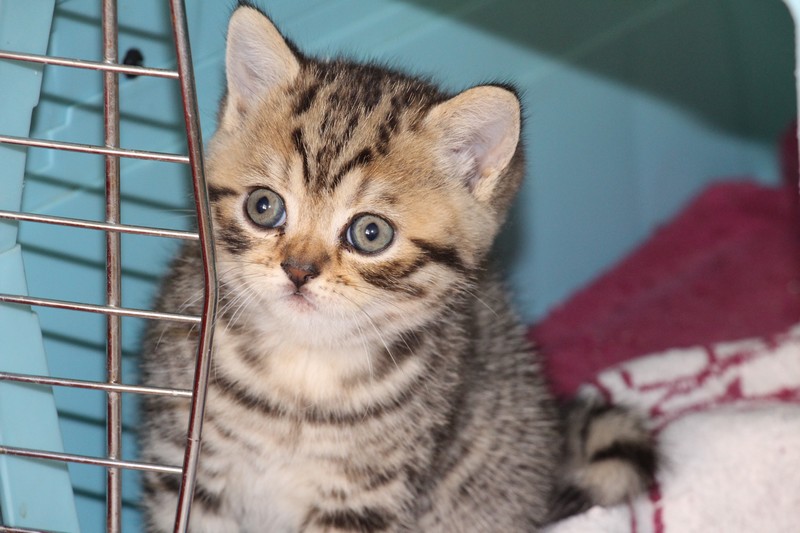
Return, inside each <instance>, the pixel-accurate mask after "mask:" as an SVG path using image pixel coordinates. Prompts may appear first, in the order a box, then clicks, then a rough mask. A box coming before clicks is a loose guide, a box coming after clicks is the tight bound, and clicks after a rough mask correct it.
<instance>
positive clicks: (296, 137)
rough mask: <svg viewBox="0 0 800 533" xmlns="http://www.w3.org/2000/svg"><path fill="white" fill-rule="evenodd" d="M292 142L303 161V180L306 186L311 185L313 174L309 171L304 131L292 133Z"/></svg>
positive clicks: (296, 130)
mask: <svg viewBox="0 0 800 533" xmlns="http://www.w3.org/2000/svg"><path fill="white" fill-rule="evenodd" d="M292 141H293V142H294V147H295V149H296V150H297V152H298V153H299V154H300V158H301V159H302V161H303V179H304V180H305V182H306V185H308V184H310V183H311V173H310V171H309V169H308V151H307V149H306V145H305V142H304V140H303V130H301V129H300V128H296V129H295V130H294V131H293V132H292Z"/></svg>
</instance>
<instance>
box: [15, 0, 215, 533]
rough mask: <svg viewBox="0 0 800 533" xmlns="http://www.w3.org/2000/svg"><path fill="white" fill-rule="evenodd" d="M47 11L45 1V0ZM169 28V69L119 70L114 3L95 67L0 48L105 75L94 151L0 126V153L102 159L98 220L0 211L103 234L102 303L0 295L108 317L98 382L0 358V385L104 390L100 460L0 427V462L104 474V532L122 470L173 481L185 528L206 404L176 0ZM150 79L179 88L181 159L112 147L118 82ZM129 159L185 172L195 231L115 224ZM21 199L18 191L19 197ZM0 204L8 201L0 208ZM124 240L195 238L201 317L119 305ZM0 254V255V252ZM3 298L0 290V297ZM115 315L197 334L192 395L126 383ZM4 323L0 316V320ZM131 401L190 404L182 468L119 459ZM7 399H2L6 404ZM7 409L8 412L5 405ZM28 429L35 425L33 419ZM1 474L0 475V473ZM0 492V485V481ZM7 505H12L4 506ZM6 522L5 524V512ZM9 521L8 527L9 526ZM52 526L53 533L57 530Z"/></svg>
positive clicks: (198, 206) (198, 152)
mask: <svg viewBox="0 0 800 533" xmlns="http://www.w3.org/2000/svg"><path fill="white" fill-rule="evenodd" d="M51 4H52V2H51ZM169 8H170V16H171V29H172V34H173V38H174V44H175V58H176V65H177V68H176V69H174V70H168V69H159V68H147V67H142V66H136V65H127V64H122V63H120V61H119V51H118V13H117V10H118V6H117V2H116V1H115V0H102V6H101V12H102V58H103V60H102V61H89V60H85V59H79V58H68V57H54V56H48V55H44V54H35V53H23V52H16V51H8V50H0V62H2V61H3V60H5V61H7V62H8V63H5V64H9V63H13V64H17V63H21V64H28V65H31V64H33V65H36V64H38V65H53V66H57V67H66V68H77V69H89V70H96V71H100V72H102V75H103V105H102V107H103V132H104V143H103V144H102V145H91V144H81V143H72V142H62V141H52V140H44V139H34V138H31V137H29V136H26V135H6V134H5V133H6V132H4V131H2V129H1V128H2V126H0V147H2V146H12V147H18V148H19V149H21V150H27V148H31V147H34V148H43V149H49V150H61V151H68V152H80V153H87V154H95V155H98V156H102V157H103V158H104V166H105V220H104V221H93V220H86V219H78V218H66V217H57V216H50V215H41V214H34V213H26V212H22V211H21V210H20V204H19V202H18V199H17V203H16V206H14V205H13V202H12V208H11V209H2V210H0V219H4V220H7V221H25V222H33V223H40V224H53V225H58V226H66V227H71V228H76V230H75V231H100V232H104V234H105V256H106V260H105V281H106V283H105V287H106V289H105V305H97V304H88V303H82V302H76V301H64V300H60V299H53V298H47V297H44V296H41V295H36V296H29V295H27V294H24V293H23V294H11V293H2V294H0V308H7V309H8V308H10V309H24V308H21V307H20V306H42V307H49V308H56V309H63V310H66V311H72V312H83V313H99V314H102V315H104V316H105V318H106V350H105V351H106V361H105V369H106V370H105V371H106V379H105V380H103V381H97V380H81V379H66V378H58V377H53V376H50V375H47V374H46V373H26V372H14V371H9V368H15V366H14V365H13V364H12V362H13V361H14V358H23V357H24V356H25V354H20V353H4V354H2V356H1V357H0V386H2V387H7V388H13V387H17V388H19V389H24V388H25V387H30V386H31V385H35V386H44V387H65V388H78V389H90V390H95V391H102V392H104V393H105V397H106V399H105V412H106V431H105V433H106V438H105V440H106V443H105V446H106V454H105V456H103V457H95V456H87V455H79V454H72V453H64V452H60V451H54V450H46V449H39V448H36V447H34V446H31V447H21V446H14V445H9V444H8V439H6V438H5V435H4V431H3V428H2V427H0V459H4V458H18V459H21V460H28V461H34V462H41V461H45V462H50V461H54V462H59V463H78V464H84V465H95V466H99V467H103V468H105V470H106V491H105V492H106V506H105V507H106V516H105V525H106V530H107V531H109V532H118V531H121V529H122V520H121V514H122V513H121V508H122V488H121V474H122V471H123V470H126V469H130V470H140V471H146V470H150V471H158V472H163V473H167V474H172V475H175V476H179V477H180V480H181V489H180V496H179V501H178V507H177V509H176V518H175V531H185V530H186V528H187V526H188V521H189V513H190V507H191V500H192V494H193V490H194V482H195V472H196V466H197V460H198V454H199V449H200V436H201V429H202V417H203V410H204V405H205V391H206V383H207V380H208V371H209V360H210V353H211V346H212V337H213V328H212V319H213V317H214V314H215V311H216V306H217V281H216V271H215V267H214V251H213V238H212V233H211V226H210V219H209V209H208V195H207V190H206V182H205V177H204V173H203V154H202V134H201V130H200V122H199V119H198V110H197V97H196V93H195V85H194V72H193V67H192V57H191V50H190V46H189V38H188V29H187V20H186V13H185V5H184V2H183V0H169ZM120 74H126V75H132V76H151V77H161V78H168V79H173V80H175V81H177V82H178V83H179V85H180V94H181V101H182V106H183V119H184V123H185V131H186V145H187V148H188V153H187V154H186V155H181V154H174V153H163V152H154V151H148V150H134V149H128V148H123V147H121V145H120V128H119V126H120V101H119V75H120ZM121 158H135V159H142V160H150V161H162V162H169V163H175V164H184V165H189V167H190V169H191V177H192V188H193V193H194V210H195V212H196V217H197V231H194V232H188V231H178V230H168V229H162V228H155V227H148V226H141V225H131V224H123V223H122V222H121V219H120V184H121V178H122V176H121V172H120V159H121ZM18 192H19V193H20V194H21V189H20V190H19V191H18ZM0 206H2V207H7V206H6V204H2V205H0ZM122 234H135V235H144V236H155V237H166V238H173V239H183V240H194V241H199V245H200V248H201V251H202V258H203V274H204V287H203V296H204V305H203V312H202V314H201V316H189V315H185V314H179V313H163V312H154V311H150V310H146V309H138V308H131V307H125V306H123V305H122V298H121V246H120V237H121V235H122ZM0 252H2V250H0ZM0 292H3V291H0ZM122 317H137V318H143V319H147V320H172V321H182V322H188V323H192V324H195V325H196V326H197V327H198V328H199V343H198V351H197V359H196V364H195V374H194V381H193V387H192V389H191V390H183V389H165V388H155V387H147V386H141V385H131V384H126V383H124V382H123V380H122V376H121V346H122V342H121V328H120V321H121V319H122ZM1 319H2V317H0V320H1ZM123 393H126V394H127V393H131V394H137V395H144V394H160V395H170V396H174V397H184V398H186V399H187V401H190V402H191V408H190V420H189V425H188V428H187V434H186V448H185V454H184V460H183V464H182V465H162V464H149V463H143V462H138V461H129V460H125V459H123V455H122V439H121V435H122V394H123ZM8 397H11V396H2V398H8ZM8 408H10V409H13V408H14V406H11V405H9V406H8ZM32 423H34V424H35V423H36V422H35V421H33V422H32ZM2 475H3V470H0V476H2ZM4 485H7V483H6V484H4ZM10 502H11V503H10ZM12 505H13V494H8V489H6V493H5V494H3V500H2V503H0V511H2V510H3V507H5V509H6V511H9V510H10V509H9V508H10V506H12ZM4 519H8V517H6V516H5V515H4ZM11 522H15V520H13V519H12V520H11ZM57 529H61V528H60V527H57ZM39 530H40V529H30V528H29V527H23V526H20V525H19V524H17V523H13V524H12V523H9V524H7V525H2V524H0V531H8V532H12V531H39Z"/></svg>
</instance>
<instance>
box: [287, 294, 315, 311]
mask: <svg viewBox="0 0 800 533" xmlns="http://www.w3.org/2000/svg"><path fill="white" fill-rule="evenodd" d="M286 300H287V301H288V302H289V305H291V306H292V307H293V308H294V309H297V310H299V311H316V309H317V308H316V306H315V305H314V304H313V303H311V301H310V300H309V298H308V296H307V295H306V294H304V293H302V292H300V291H294V292H292V293H290V294H289V295H288V296H286Z"/></svg>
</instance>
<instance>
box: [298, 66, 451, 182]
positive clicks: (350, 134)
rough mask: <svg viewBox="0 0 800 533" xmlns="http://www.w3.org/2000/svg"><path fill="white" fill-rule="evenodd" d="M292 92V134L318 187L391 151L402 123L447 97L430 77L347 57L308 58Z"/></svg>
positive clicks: (411, 123) (417, 120) (411, 122)
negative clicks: (421, 77)
mask: <svg viewBox="0 0 800 533" xmlns="http://www.w3.org/2000/svg"><path fill="white" fill-rule="evenodd" d="M292 92H293V95H292V97H291V98H292V102H293V103H291V117H292V119H291V120H292V122H293V124H294V125H293V126H290V128H293V138H292V140H293V143H294V148H295V150H296V151H297V152H298V154H299V155H300V157H301V159H302V160H303V172H304V174H303V175H304V178H305V179H306V180H307V181H306V183H307V185H308V186H309V188H310V190H312V191H314V192H323V191H332V190H333V189H335V188H336V187H338V186H339V185H340V184H341V182H342V180H343V179H344V177H345V176H346V175H347V174H348V173H349V172H351V171H352V170H354V169H355V168H357V167H359V166H363V165H366V164H368V163H369V162H371V161H373V160H374V159H375V157H376V156H386V155H387V154H388V153H389V151H390V145H391V143H392V138H393V137H394V136H395V135H397V134H398V133H399V132H400V131H401V129H402V128H401V126H402V125H404V124H405V125H407V127H409V128H412V129H413V128H415V127H416V125H418V124H419V123H420V121H421V119H422V117H423V116H424V115H425V112H426V111H427V110H428V109H430V107H431V106H433V105H435V104H436V103H438V102H440V101H442V100H444V99H445V97H444V95H443V94H442V93H440V92H439V91H438V89H436V88H434V87H433V86H431V85H429V84H427V83H426V82H424V81H421V80H417V79H413V78H410V77H407V76H405V75H402V74H398V73H395V72H390V71H386V70H384V69H381V68H378V67H374V66H369V65H366V66H365V65H353V64H350V63H347V62H344V61H332V62H327V63H316V62H313V61H311V62H309V63H306V64H305V66H304V68H303V70H302V72H301V74H300V76H299V77H298V79H297V81H296V83H295V86H294V89H293V90H292ZM297 131H300V135H299V136H298V135H297Z"/></svg>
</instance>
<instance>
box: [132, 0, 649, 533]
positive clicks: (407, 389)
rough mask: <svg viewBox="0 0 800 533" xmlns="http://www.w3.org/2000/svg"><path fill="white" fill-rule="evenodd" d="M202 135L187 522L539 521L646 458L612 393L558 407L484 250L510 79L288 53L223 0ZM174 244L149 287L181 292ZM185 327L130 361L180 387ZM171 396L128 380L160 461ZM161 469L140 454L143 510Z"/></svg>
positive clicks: (166, 513)
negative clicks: (211, 332)
mask: <svg viewBox="0 0 800 533" xmlns="http://www.w3.org/2000/svg"><path fill="white" fill-rule="evenodd" d="M226 73H227V95H226V97H225V98H224V99H223V102H222V105H221V110H220V115H219V130H218V131H217V133H216V134H215V135H214V137H213V138H212V139H211V141H210V143H209V147H208V165H207V168H208V179H209V192H210V195H211V201H212V210H213V220H214V229H215V239H216V246H217V267H218V270H219V277H220V291H221V301H220V312H219V316H218V320H217V324H216V330H215V335H216V336H215V350H214V355H213V362H212V370H211V380H210V383H209V392H208V403H207V410H206V418H205V426H204V434H203V449H202V454H201V459H200V466H199V472H198V482H197V488H196V491H195V498H194V504H193V508H192V509H193V511H192V521H191V530H192V531H193V532H214V533H219V532H236V531H247V532H262V531H268V532H298V531H302V532H322V531H341V532H345V531H353V532H355V531H359V532H373V531H425V532H469V531H476V532H490V531H502V532H520V531H536V530H538V529H539V528H540V527H541V526H543V525H544V524H546V523H547V522H548V521H549V520H552V519H554V518H558V517H561V516H563V515H565V514H569V513H571V512H576V511H579V510H582V509H585V508H587V507H588V506H590V505H592V504H595V503H601V504H614V503H617V502H620V501H622V500H624V499H625V498H626V497H628V496H630V495H633V494H635V493H637V492H639V491H640V490H642V489H643V488H644V487H645V486H646V485H647V483H648V482H649V481H650V480H651V478H652V476H653V472H654V468H655V452H654V449H653V447H652V444H651V442H650V439H649V437H648V434H647V433H646V431H645V430H644V429H643V427H642V425H641V423H640V422H639V421H638V419H636V418H635V417H633V416H631V415H630V414H628V413H627V412H625V411H622V410H620V409H618V408H611V407H608V406H602V405H593V404H586V403H583V404H577V406H576V407H573V408H572V409H570V410H569V411H568V413H567V414H566V415H563V416H562V415H560V414H559V413H558V412H557V409H556V406H555V403H554V401H553V399H552V397H551V396H550V394H549V393H548V391H547V388H546V385H545V383H544V380H543V378H542V375H541V372H540V369H539V366H538V363H537V361H536V357H535V354H534V353H533V351H532V349H531V348H530V346H529V345H528V344H527V343H526V340H525V334H524V330H523V328H522V326H521V325H520V323H519V322H518V320H517V318H516V317H515V315H514V314H513V312H512V311H511V310H510V307H509V304H508V302H507V300H506V296H505V293H504V289H503V286H502V284H501V283H500V282H499V281H498V280H497V278H496V277H495V276H494V275H493V274H492V273H491V272H489V271H488V270H487V255H488V253H489V250H490V246H491V244H492V241H493V239H494V238H495V236H496V234H497V233H498V231H499V229H500V226H501V224H502V223H503V219H504V217H505V214H506V211H507V209H508V207H509V204H510V202H511V200H512V198H513V196H514V194H515V192H516V190H517V188H518V186H519V183H520V181H521V179H522V175H523V154H522V148H521V146H520V143H519V136H520V122H521V119H520V104H519V101H518V98H517V96H516V94H515V93H514V91H513V90H512V89H510V88H508V87H504V86H495V85H483V86H478V87H474V88H472V89H468V90H466V91H464V92H462V93H460V94H457V95H455V96H452V95H448V94H444V93H443V92H441V91H440V90H439V89H437V88H436V87H434V86H432V85H430V84H428V83H427V82H425V81H421V80H419V79H416V78H413V77H409V76H406V75H403V74H399V73H396V72H394V71H391V70H388V69H385V68H381V67H376V66H372V65H361V64H355V63H351V62H348V61H343V60H334V61H319V60H316V59H312V58H309V57H306V56H304V55H302V54H301V53H300V52H298V51H297V49H296V48H295V47H294V45H292V44H291V43H290V42H288V41H286V40H285V39H284V38H283V37H282V36H281V35H280V33H279V32H278V30H277V29H276V28H275V26H273V24H272V23H271V22H270V20H269V19H268V18H267V17H266V16H265V15H264V14H263V13H261V12H260V11H259V10H257V9H256V8H254V7H252V6H250V5H249V4H246V3H243V4H241V5H240V6H239V7H238V8H237V9H236V10H235V11H234V13H233V16H232V18H231V21H230V25H229V28H228V37H227V51H226ZM200 271H201V269H200V259H199V252H198V249H197V246H196V244H188V245H186V246H185V247H184V248H183V250H182V251H181V253H180V255H179V256H178V258H177V259H176V260H175V262H174V264H173V266H172V270H171V273H170V274H169V276H168V277H167V278H166V280H165V282H164V285H163V288H162V292H161V295H160V299H159V302H158V308H159V309H163V310H169V311H176V310H179V309H180V310H185V311H192V312H198V311H199V305H200V304H199V300H200V294H201V291H200V289H201V286H202V284H201V279H200ZM196 340H197V339H196V333H195V332H194V331H193V330H192V329H191V328H190V327H189V326H186V325H182V324H176V323H166V322H164V323H155V324H153V326H152V327H151V329H150V331H149V333H148V335H147V339H146V342H145V350H144V373H145V379H146V381H147V382H148V383H149V384H151V385H160V386H169V387H186V388H188V387H190V384H191V378H192V368H193V363H194V355H195V349H196ZM188 407H189V406H188V403H187V402H186V401H185V400H182V399H176V398H170V397H149V398H147V399H146V401H145V405H144V414H143V420H144V430H143V436H142V448H143V455H144V458H145V459H146V460H149V461H153V462H158V463H168V464H181V458H182V453H183V445H184V439H185V430H186V420H187V416H188ZM178 488H179V486H178V479H177V477H175V476H169V475H166V474H157V473H147V474H145V476H144V507H145V511H146V520H147V523H148V527H149V529H150V530H151V531H170V530H171V529H172V521H173V519H174V513H175V505H176V496H177V492H178Z"/></svg>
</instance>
